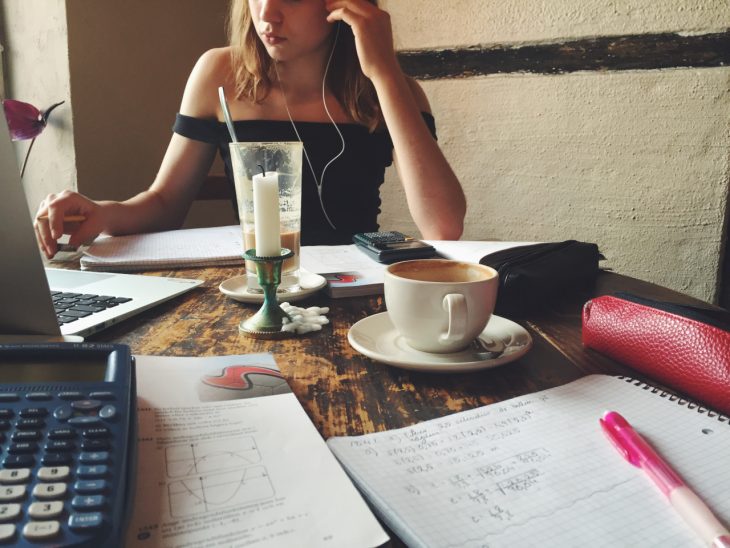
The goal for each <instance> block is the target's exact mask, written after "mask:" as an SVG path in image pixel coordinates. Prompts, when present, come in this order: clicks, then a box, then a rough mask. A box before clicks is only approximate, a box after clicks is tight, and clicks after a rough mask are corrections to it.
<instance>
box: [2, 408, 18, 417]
mask: <svg viewBox="0 0 730 548" xmlns="http://www.w3.org/2000/svg"><path fill="white" fill-rule="evenodd" d="M14 416H15V413H14V412H13V410H12V409H0V419H12V418H13V417H14Z"/></svg>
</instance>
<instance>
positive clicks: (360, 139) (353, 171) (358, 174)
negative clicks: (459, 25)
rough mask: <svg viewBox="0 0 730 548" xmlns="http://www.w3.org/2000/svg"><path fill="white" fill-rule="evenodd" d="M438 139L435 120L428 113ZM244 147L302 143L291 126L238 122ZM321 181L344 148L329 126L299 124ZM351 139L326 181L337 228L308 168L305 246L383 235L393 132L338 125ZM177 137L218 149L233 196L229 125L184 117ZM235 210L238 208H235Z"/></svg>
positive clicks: (326, 197)
mask: <svg viewBox="0 0 730 548" xmlns="http://www.w3.org/2000/svg"><path fill="white" fill-rule="evenodd" d="M423 118H424V120H425V122H426V125H427V126H428V127H429V129H430V131H431V133H432V134H433V136H434V138H435V137H436V126H435V122H434V118H433V116H431V115H430V114H428V113H425V112H424V113H423ZM234 126H235V129H236V136H237V137H238V140H239V141H296V140H298V139H297V136H296V134H295V133H294V129H293V128H292V125H291V122H289V121H288V120H287V121H278V120H243V121H236V122H234ZM296 126H297V130H298V131H299V135H300V136H301V138H302V141H303V143H304V148H305V149H306V151H307V154H308V155H309V159H310V161H311V162H312V167H313V168H314V171H315V173H316V174H317V177H318V178H319V177H321V175H322V169H323V168H324V166H325V165H326V164H327V162H329V161H330V160H331V159H332V158H333V157H334V156H335V155H336V154H337V153H338V152H339V151H340V148H341V142H340V138H339V136H338V135H337V132H336V131H335V128H334V127H332V124H331V123H329V122H296ZM338 127H339V128H340V131H341V132H342V136H343V137H344V138H345V152H344V153H343V154H342V156H340V157H339V158H338V159H337V160H335V161H334V162H333V163H332V164H331V165H330V166H329V167H328V168H327V172H326V174H325V177H324V184H323V190H322V201H323V202H324V206H325V208H326V211H327V214H328V215H329V217H330V219H331V220H332V222H333V224H334V225H335V227H336V230H333V229H332V227H331V226H330V225H329V223H328V222H327V219H326V218H325V216H324V214H323V213H322V208H321V206H320V203H319V197H318V195H317V187H316V184H315V182H314V178H313V176H312V173H311V170H310V169H309V165H308V164H307V162H306V160H303V162H302V245H339V244H349V243H352V235H353V234H355V233H357V232H374V231H377V230H378V214H379V213H380V185H381V184H383V179H384V177H385V168H386V167H388V166H389V165H391V164H392V163H393V142H392V141H391V139H390V134H389V133H388V132H387V131H377V132H374V133H370V132H369V131H368V129H367V128H366V127H365V126H362V125H359V124H354V123H349V124H338ZM173 131H174V132H175V133H178V134H180V135H182V136H184V137H188V138H190V139H195V140H196V141H203V142H206V143H211V144H215V145H217V147H218V150H219V152H220V155H221V157H222V159H223V161H224V163H225V171H226V176H227V177H228V180H229V182H230V184H231V191H232V192H233V175H232V173H233V172H232V170H231V156H230V152H229V150H228V143H230V141H231V139H230V136H229V135H228V131H227V129H226V126H225V123H223V122H219V121H217V120H204V119H200V118H193V117H191V116H185V115H183V114H178V115H177V117H176V119H175V125H174V126H173ZM234 209H235V204H234Z"/></svg>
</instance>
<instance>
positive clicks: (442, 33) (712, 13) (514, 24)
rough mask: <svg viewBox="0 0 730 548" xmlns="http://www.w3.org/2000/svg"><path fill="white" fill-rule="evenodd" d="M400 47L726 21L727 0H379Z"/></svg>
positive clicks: (708, 27)
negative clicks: (388, 13) (514, 0)
mask: <svg viewBox="0 0 730 548" xmlns="http://www.w3.org/2000/svg"><path fill="white" fill-rule="evenodd" d="M379 5H381V6H382V7H384V8H385V9H387V10H388V11H389V12H390V14H391V17H392V20H393V24H394V26H395V28H396V31H397V34H396V44H397V46H398V47H399V48H406V49H418V48H433V47H448V46H458V45H473V44H492V43H496V44H520V43H525V42H530V43H533V42H555V41H564V40H568V39H571V38H584V37H589V36H609V35H622V34H644V33H658V32H674V31H682V32H686V33H705V32H712V31H722V30H724V29H726V28H728V26H730V6H729V5H728V2H727V1H726V0H664V1H657V0H550V1H545V0H520V1H518V2H505V1H504V0H451V1H449V2H444V1H442V0H380V1H379Z"/></svg>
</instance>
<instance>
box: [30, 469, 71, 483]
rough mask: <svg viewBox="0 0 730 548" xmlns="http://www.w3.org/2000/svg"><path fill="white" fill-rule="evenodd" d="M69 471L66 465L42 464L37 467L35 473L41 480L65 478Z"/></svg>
mask: <svg viewBox="0 0 730 548" xmlns="http://www.w3.org/2000/svg"><path fill="white" fill-rule="evenodd" d="M70 473H71V469H70V468H69V467H68V466H44V467H43V468H39V469H38V472H36V475H37V476H38V479H39V480H41V481H54V480H62V479H66V478H67V477H68V476H69V474H70Z"/></svg>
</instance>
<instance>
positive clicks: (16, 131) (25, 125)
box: [3, 99, 64, 177]
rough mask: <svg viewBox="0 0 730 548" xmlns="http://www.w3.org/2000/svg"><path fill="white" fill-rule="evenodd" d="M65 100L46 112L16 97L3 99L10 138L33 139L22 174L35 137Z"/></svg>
mask: <svg viewBox="0 0 730 548" xmlns="http://www.w3.org/2000/svg"><path fill="white" fill-rule="evenodd" d="M63 103H64V101H61V102H60V103H56V104H54V105H51V106H50V107H48V108H47V109H46V110H45V112H41V111H40V110H38V109H37V108H35V107H34V106H33V105H31V104H30V103H24V102H23V101H16V100H14V99H5V100H4V101H3V110H4V111H5V119H6V120H7V121H8V129H9V130H10V139H11V140H13V141H25V140H26V139H33V140H32V141H31V143H30V146H29V147H28V152H27V153H26V154H25V160H24V161H23V167H22V169H21V170H20V176H21V177H22V176H23V174H24V173H25V166H26V165H27V163H28V157H29V156H30V151H31V150H32V149H33V143H34V142H35V138H36V137H38V135H40V134H41V132H42V131H43V130H44V129H45V127H46V125H47V124H48V117H49V116H50V114H51V112H52V111H53V109H54V108H56V107H57V106H59V105H62V104H63Z"/></svg>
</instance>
